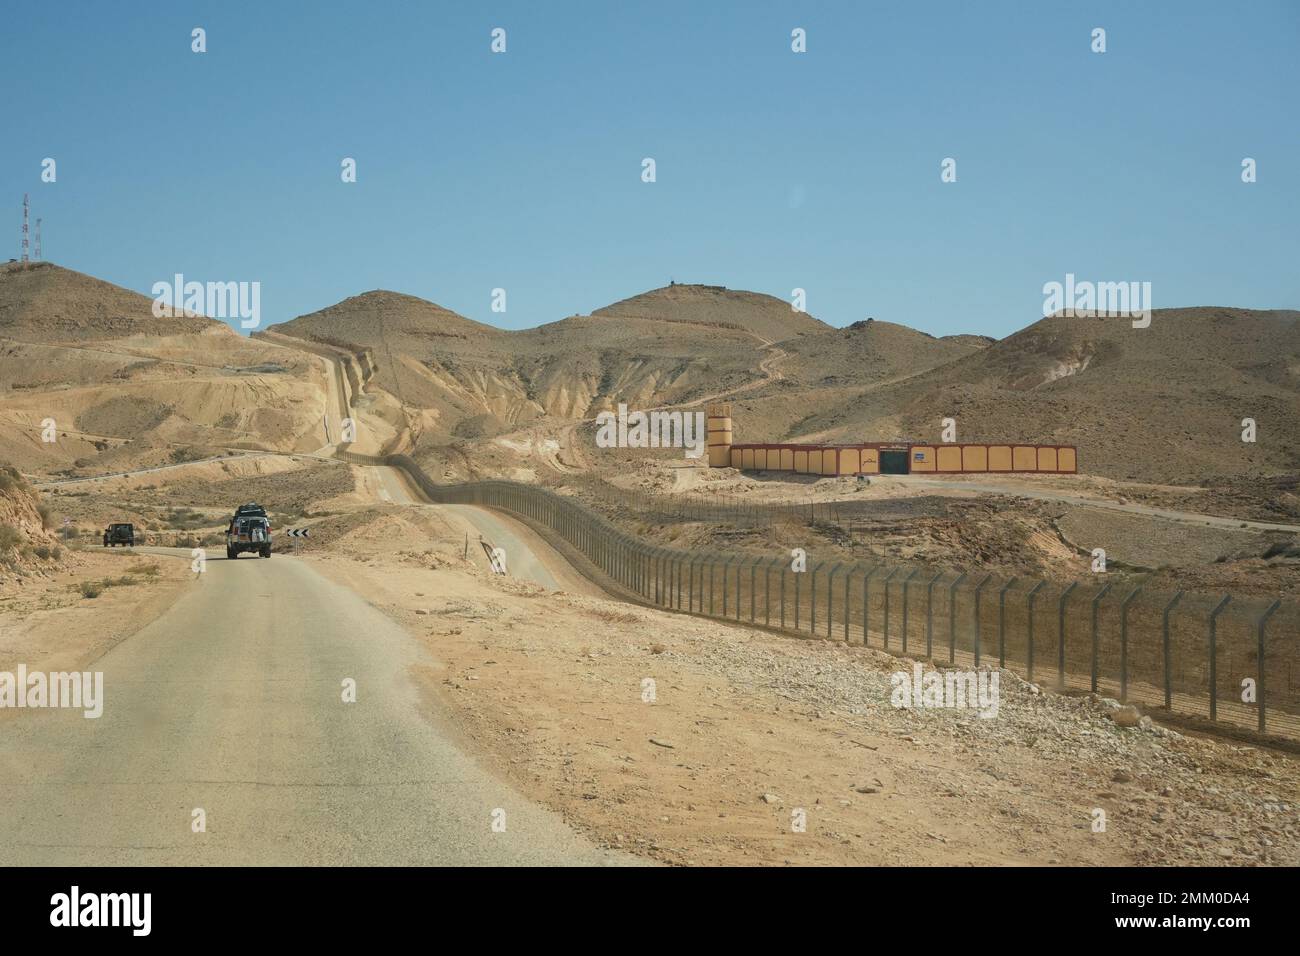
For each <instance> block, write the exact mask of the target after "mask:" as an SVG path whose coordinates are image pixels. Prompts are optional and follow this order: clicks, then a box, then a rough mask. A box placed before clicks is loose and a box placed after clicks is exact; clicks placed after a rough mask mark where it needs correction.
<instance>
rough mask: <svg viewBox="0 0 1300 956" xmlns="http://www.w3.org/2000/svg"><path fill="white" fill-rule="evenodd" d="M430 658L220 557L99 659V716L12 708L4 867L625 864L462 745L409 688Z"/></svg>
mask: <svg viewBox="0 0 1300 956" xmlns="http://www.w3.org/2000/svg"><path fill="white" fill-rule="evenodd" d="M137 550H141V551H153V552H154V553H159V554H180V553H181V552H177V551H168V550H166V549H137ZM186 556H188V555H186ZM430 663H432V661H431V659H430V657H429V655H428V653H427V652H426V651H425V650H424V649H423V648H422V647H421V646H420V645H419V644H418V643H417V642H416V641H415V640H414V639H413V638H411V637H410V636H409V635H407V634H406V633H405V632H404V631H403V630H401V628H399V627H398V626H397V625H395V624H393V623H392V622H390V621H389V620H388V618H386V617H385V616H384V615H383V614H381V613H380V612H379V611H377V610H375V609H374V608H372V607H370V605H368V604H367V603H366V602H365V601H364V600H362V599H361V598H360V597H358V596H357V595H355V594H353V593H352V592H351V591H349V590H347V589H345V588H341V587H339V586H337V585H335V584H333V583H332V582H329V581H327V580H325V579H324V578H323V577H321V576H320V575H319V574H317V573H316V572H315V571H313V570H312V569H311V568H310V567H308V566H307V565H306V564H305V563H303V562H300V561H295V560H293V559H292V558H289V557H287V556H284V555H276V556H275V557H273V558H272V559H271V560H269V561H267V560H261V559H257V558H251V557H243V558H240V559H239V560H237V561H224V560H215V559H210V560H209V561H208V564H207V571H206V573H205V574H203V576H202V578H201V579H200V581H198V582H197V583H195V584H194V585H192V586H191V587H190V588H189V590H188V591H187V592H186V593H185V595H184V596H183V597H182V598H181V599H180V600H179V601H178V602H177V603H176V604H175V605H174V606H173V607H172V608H171V609H170V610H169V611H168V613H166V614H165V615H164V616H163V617H161V618H159V619H158V620H156V621H155V622H153V623H152V624H150V625H149V626H147V627H145V628H144V629H143V630H141V631H140V632H138V633H137V634H136V635H135V636H133V637H131V638H130V639H128V640H126V641H124V642H122V643H121V644H119V645H117V646H116V647H114V648H113V650H111V651H110V652H109V653H108V654H106V655H105V656H104V657H103V658H101V659H100V660H99V661H97V662H96V663H95V664H94V665H92V669H94V670H101V671H103V673H104V684H105V687H104V696H105V704H104V713H103V716H102V717H100V718H99V719H97V720H87V719H85V718H84V717H83V716H82V714H81V712H80V711H63V710H60V711H55V710H44V711H36V710H28V711H9V712H6V713H4V714H0V800H3V802H4V810H3V812H0V865H19V864H51V865H56V864H72V865H83V864H89V865H96V864H126V865H132V864H270V865H276V864H307V865H337V864H381V865H382V864H595V863H622V862H629V861H628V860H627V859H625V858H623V857H622V856H620V855H616V854H613V853H610V852H607V851H603V850H601V849H599V848H597V847H595V846H594V845H592V844H591V843H589V842H588V841H587V840H586V839H585V838H583V837H581V836H580V835H579V834H577V833H575V832H574V831H572V830H571V829H570V828H568V827H567V826H566V825H565V824H564V822H563V821H562V820H561V819H560V818H559V817H558V816H556V815H554V814H552V813H550V812H549V811H546V810H544V809H541V808H539V807H536V806H534V805H531V804H530V803H528V802H527V801H526V800H525V799H523V798H522V797H521V796H520V795H519V794H518V793H516V792H514V791H513V790H512V789H510V788H509V787H508V786H506V785H505V784H503V783H500V782H499V781H497V780H496V779H495V778H494V777H493V776H492V775H491V774H489V773H488V772H487V771H485V770H484V769H482V768H481V767H479V766H478V765H477V764H476V763H475V761H474V760H473V759H471V758H470V757H469V756H467V755H466V754H465V753H464V752H463V751H462V750H461V749H459V748H458V746H457V745H456V744H455V743H454V742H453V741H452V739H451V737H450V735H449V734H448V733H446V732H444V731H443V730H442V729H440V727H439V726H438V725H437V724H436V723H435V722H434V720H435V719H436V718H434V717H431V716H430V715H431V714H434V713H436V712H435V711H434V708H433V707H432V705H430V704H429V703H428V702H427V701H424V700H422V697H421V691H420V688H419V687H418V686H417V684H416V683H415V681H414V680H413V679H412V678H411V676H410V671H409V669H410V668H411V666H412V665H420V664H426V665H427V664H430ZM344 678H353V679H355V680H356V683H357V701H356V703H351V704H346V703H343V702H342V700H341V687H342V681H343V679H344ZM196 807H201V808H203V809H204V811H205V812H206V814H207V832H206V833H203V834H195V833H192V832H191V819H192V817H191V814H192V811H193V809H194V808H196ZM497 808H500V809H503V810H504V811H505V823H506V830H505V832H493V830H492V826H491V824H492V819H493V816H492V815H493V811H494V810H496V809H497Z"/></svg>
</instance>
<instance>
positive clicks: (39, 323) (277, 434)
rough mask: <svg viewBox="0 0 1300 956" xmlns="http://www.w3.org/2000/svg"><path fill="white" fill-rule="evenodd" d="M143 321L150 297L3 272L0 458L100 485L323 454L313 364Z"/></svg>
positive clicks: (234, 338)
mask: <svg viewBox="0 0 1300 956" xmlns="http://www.w3.org/2000/svg"><path fill="white" fill-rule="evenodd" d="M152 310H153V300H152V299H150V298H149V297H147V296H144V295H140V294H138V293H135V292H131V291H129V290H127V289H123V288H121V287H119V286H115V285H113V284H111V283H108V282H102V281H100V280H98V279H95V278H92V277H90V276H87V275H83V274H81V273H79V272H74V271H72V270H70V269H65V268H62V267H60V266H57V265H54V264H53V263H48V262H38V263H29V264H26V265H23V264H20V263H9V264H7V265H5V266H0V458H4V459H7V460H9V461H12V462H13V463H14V464H15V465H17V466H18V467H20V468H22V469H24V470H28V471H36V472H41V473H46V474H52V473H56V472H63V471H69V470H72V471H75V470H85V471H90V472H104V471H112V470H116V469H124V468H131V467H142V466H147V465H154V464H160V463H164V462H167V461H170V460H176V459H177V458H186V457H195V456H199V455H203V454H207V453H219V451H220V450H221V449H223V448H227V447H266V448H276V449H282V450H286V451H289V450H294V451H307V450H312V449H315V448H318V447H320V446H322V445H324V444H325V438H324V434H323V428H322V425H321V415H322V414H323V413H324V412H325V410H326V407H327V403H328V398H327V384H326V383H327V381H328V373H329V367H328V366H327V365H326V364H325V363H324V362H323V361H322V360H319V359H315V358H313V357H311V356H308V355H305V354H304V353H302V352H301V351H299V350H296V349H286V348H283V347H278V346H274V345H271V344H266V343H263V342H260V341H256V340H251V339H249V338H246V337H244V336H242V335H240V334H238V333H237V332H236V331H235V330H234V329H232V328H231V327H230V326H229V325H227V324H226V323H224V322H220V321H217V320H215V319H210V318H206V317H203V316H193V315H177V316H172V317H163V318H157V317H155V316H154V315H153V311H152ZM50 421H52V422H53V424H54V432H55V435H56V440H55V441H53V442H47V441H45V440H44V435H43V432H44V431H45V428H46V426H45V423H46V422H50Z"/></svg>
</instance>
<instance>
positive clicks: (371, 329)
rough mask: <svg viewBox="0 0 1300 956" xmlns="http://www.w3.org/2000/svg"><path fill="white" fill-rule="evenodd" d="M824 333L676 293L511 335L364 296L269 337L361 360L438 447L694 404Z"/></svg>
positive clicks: (765, 304) (723, 297) (683, 289)
mask: <svg viewBox="0 0 1300 956" xmlns="http://www.w3.org/2000/svg"><path fill="white" fill-rule="evenodd" d="M829 328H830V327H829V326H827V325H825V324H824V323H822V322H820V321H818V320H817V319H814V318H812V317H811V316H808V315H804V314H801V313H796V312H793V311H792V310H791V308H790V306H789V304H788V303H785V302H782V301H780V300H779V299H774V298H772V297H771V296H764V295H757V294H755V293H750V292H736V291H732V290H726V289H722V288H721V287H714V286H695V285H681V286H669V287H667V288H665V289H656V290H654V291H652V292H647V293H645V294H643V295H640V296H634V297H632V298H630V299H625V300H623V301H622V302H618V303H614V304H613V305H610V306H606V307H605V308H602V309H597V310H596V311H595V312H593V313H592V314H591V315H575V316H570V317H568V318H565V319H561V320H559V321H556V322H551V323H547V324H545V325H542V326H539V327H537V328H532V329H526V330H522V331H503V330H500V329H496V328H494V327H492V326H487V325H483V324H481V323H478V322H474V321H472V320H470V319H467V318H465V317H464V316H460V315H457V314H456V313H455V312H452V311H450V310H448V309H444V308H442V307H441V306H438V305H435V304H433V303H431V302H426V301H425V300H423V299H417V298H414V297H412V296H403V295H399V294H397V293H391V292H372V293H367V294H366V295H364V296H354V297H352V298H349V299H345V300H344V301H342V302H339V303H338V304H336V305H333V306H330V307H329V308H327V309H322V310H320V311H319V312H314V313H311V314H309V315H304V316H300V317H298V318H296V319H294V320H292V321H290V322H286V323H283V324H281V325H277V326H275V331H276V332H277V333H280V334H285V335H292V336H296V337H300V338H305V339H308V340H313V341H317V342H323V343H326V344H333V345H349V346H354V347H366V348H370V349H371V350H372V352H373V354H374V356H375V358H376V361H377V364H378V371H377V373H376V376H375V384H376V385H377V386H379V387H380V388H382V389H384V390H386V391H388V392H391V393H393V394H399V395H400V396H401V398H402V399H403V400H404V401H405V402H406V404H407V405H408V406H410V407H412V408H413V409H415V410H416V411H415V412H414V416H413V417H414V419H415V420H416V428H417V429H418V431H419V432H420V434H421V436H422V438H423V440H424V441H426V442H434V443H438V442H446V441H448V440H451V439H454V438H468V437H480V436H484V435H495V434H501V433H504V432H508V431H511V430H513V429H516V428H519V427H521V426H523V425H526V424H527V423H529V422H531V421H535V420H537V419H540V418H545V417H554V418H563V419H573V418H590V417H591V416H593V415H595V414H596V413H597V412H598V411H601V410H603V409H605V408H610V407H613V406H615V405H617V404H618V403H619V402H627V403H629V404H630V405H633V406H634V407H653V406H657V405H666V404H685V403H690V402H694V401H698V400H700V399H702V398H706V397H707V396H709V395H712V394H715V393H717V392H720V391H726V390H727V389H730V388H738V387H741V386H743V385H745V384H747V383H749V382H751V381H752V380H753V378H754V372H753V370H754V369H755V368H756V367H757V366H758V365H759V364H760V363H761V362H762V361H763V360H764V358H765V357H766V355H765V353H764V348H765V343H766V342H768V341H769V340H770V339H772V338H782V339H786V338H789V337H791V336H804V335H809V334H813V333H821V332H824V331H827V330H829Z"/></svg>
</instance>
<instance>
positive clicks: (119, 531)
mask: <svg viewBox="0 0 1300 956" xmlns="http://www.w3.org/2000/svg"><path fill="white" fill-rule="evenodd" d="M119 544H120V545H122V546H123V547H127V548H134V547H135V526H134V525H130V524H111V525H109V526H108V527H107V528H105V529H104V547H106V548H116V547H117V546H118V545H119Z"/></svg>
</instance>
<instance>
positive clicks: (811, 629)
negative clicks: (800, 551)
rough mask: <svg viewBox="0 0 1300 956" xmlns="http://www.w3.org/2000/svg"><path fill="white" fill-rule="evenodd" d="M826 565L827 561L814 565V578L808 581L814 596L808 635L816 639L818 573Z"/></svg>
mask: <svg viewBox="0 0 1300 956" xmlns="http://www.w3.org/2000/svg"><path fill="white" fill-rule="evenodd" d="M825 563H826V562H825V561H818V562H817V563H816V564H815V565H813V569H812V577H811V578H809V579H808V584H809V586H810V587H811V590H812V596H811V598H810V599H809V601H808V603H809V605H810V606H811V615H812V616H811V618H810V620H809V622H808V633H809V634H812V635H813V636H814V637H815V636H816V635H817V572H818V571H820V570H821V567H822V565H823V564H825Z"/></svg>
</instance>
